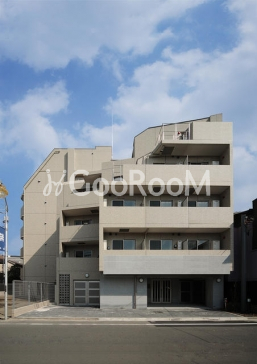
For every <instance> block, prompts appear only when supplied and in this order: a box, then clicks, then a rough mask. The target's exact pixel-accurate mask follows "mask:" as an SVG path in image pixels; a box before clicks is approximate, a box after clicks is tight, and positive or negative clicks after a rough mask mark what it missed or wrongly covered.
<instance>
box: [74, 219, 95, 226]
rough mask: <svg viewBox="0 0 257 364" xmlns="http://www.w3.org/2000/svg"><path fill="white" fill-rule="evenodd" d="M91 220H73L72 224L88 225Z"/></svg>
mask: <svg viewBox="0 0 257 364" xmlns="http://www.w3.org/2000/svg"><path fill="white" fill-rule="evenodd" d="M91 222H92V220H75V221H74V225H88V224H91Z"/></svg>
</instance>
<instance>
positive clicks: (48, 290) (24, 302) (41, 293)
mask: <svg viewBox="0 0 257 364" xmlns="http://www.w3.org/2000/svg"><path fill="white" fill-rule="evenodd" d="M12 288H13V290H12V303H13V310H14V309H16V308H18V307H24V306H28V305H30V304H32V303H36V302H43V301H50V302H54V300H55V284H54V283H45V282H31V281H13V285H12Z"/></svg>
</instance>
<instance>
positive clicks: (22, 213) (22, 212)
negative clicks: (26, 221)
mask: <svg viewBox="0 0 257 364" xmlns="http://www.w3.org/2000/svg"><path fill="white" fill-rule="evenodd" d="M20 218H21V220H23V218H24V205H23V206H22V207H21V211H20Z"/></svg>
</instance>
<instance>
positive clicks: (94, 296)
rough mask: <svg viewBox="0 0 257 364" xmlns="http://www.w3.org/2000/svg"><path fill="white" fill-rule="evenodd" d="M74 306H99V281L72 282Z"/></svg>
mask: <svg viewBox="0 0 257 364" xmlns="http://www.w3.org/2000/svg"><path fill="white" fill-rule="evenodd" d="M74 305H76V306H99V305H100V282H99V281H74Z"/></svg>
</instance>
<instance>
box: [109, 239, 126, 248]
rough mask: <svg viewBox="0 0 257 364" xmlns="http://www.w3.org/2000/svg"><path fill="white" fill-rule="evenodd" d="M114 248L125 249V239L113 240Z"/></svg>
mask: <svg viewBox="0 0 257 364" xmlns="http://www.w3.org/2000/svg"><path fill="white" fill-rule="evenodd" d="M112 249H113V250H122V249H123V240H113V242H112Z"/></svg>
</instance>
